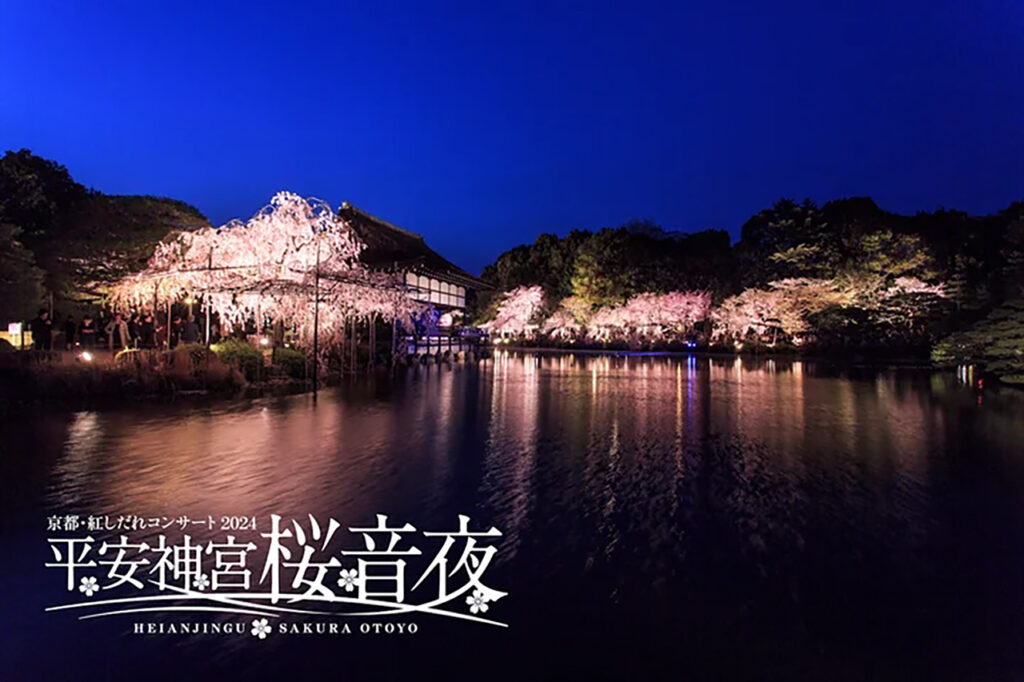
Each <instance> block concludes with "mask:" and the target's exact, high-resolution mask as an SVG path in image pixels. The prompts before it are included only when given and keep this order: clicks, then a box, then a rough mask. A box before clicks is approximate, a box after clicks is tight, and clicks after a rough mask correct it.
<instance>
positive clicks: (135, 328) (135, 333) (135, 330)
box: [128, 313, 139, 347]
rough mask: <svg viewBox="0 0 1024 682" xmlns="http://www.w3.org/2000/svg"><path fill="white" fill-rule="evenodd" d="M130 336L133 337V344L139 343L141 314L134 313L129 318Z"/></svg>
mask: <svg viewBox="0 0 1024 682" xmlns="http://www.w3.org/2000/svg"><path fill="white" fill-rule="evenodd" d="M128 338H129V339H131V344H130V345H131V346H132V347H137V346H138V345H139V314H138V313H132V314H131V317H129V318H128Z"/></svg>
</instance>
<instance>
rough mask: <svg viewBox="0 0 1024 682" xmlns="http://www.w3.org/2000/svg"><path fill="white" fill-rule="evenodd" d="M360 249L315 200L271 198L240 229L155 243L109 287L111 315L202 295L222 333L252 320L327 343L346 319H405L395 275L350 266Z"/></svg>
mask: <svg viewBox="0 0 1024 682" xmlns="http://www.w3.org/2000/svg"><path fill="white" fill-rule="evenodd" d="M362 248H363V245H362V243H361V242H360V241H359V239H358V238H357V237H356V236H355V233H354V231H353V230H352V229H351V228H350V227H349V226H348V225H347V224H346V223H345V222H344V221H343V220H341V219H340V218H338V216H337V215H335V213H334V212H333V211H332V210H331V208H330V206H329V205H328V204H327V203H326V202H323V201H321V200H319V199H314V198H310V199H303V198H302V197H300V196H298V195H296V194H292V193H290V192H280V193H278V194H277V195H275V196H274V197H273V199H271V202H270V204H269V205H268V206H266V207H265V208H263V209H262V210H260V211H259V212H258V213H257V214H256V215H254V216H253V217H252V218H250V219H249V220H248V221H246V222H242V221H239V220H233V221H231V222H229V223H227V224H226V225H223V226H222V227H219V228H206V229H201V230H197V231H193V232H180V233H176V234H173V235H171V236H170V237H168V238H167V239H165V240H164V241H163V242H161V243H160V244H159V245H158V246H157V248H156V250H155V252H154V254H153V257H152V258H151V259H150V261H149V263H148V266H147V268H146V269H145V270H144V271H143V272H141V273H139V274H137V275H134V276H131V277H128V278H126V279H124V280H122V281H121V282H120V283H119V284H118V285H117V286H115V287H114V289H113V291H112V293H111V295H110V301H111V303H112V304H113V305H114V306H118V307H149V306H152V305H155V304H157V303H159V302H162V301H168V300H174V299H176V298H179V297H181V296H183V295H190V296H202V297H203V299H204V302H205V304H206V305H208V306H209V309H210V310H211V311H213V312H215V313H217V314H218V315H219V317H220V320H221V323H222V325H225V326H226V327H230V326H232V325H238V324H242V323H243V322H244V321H245V320H246V319H248V318H250V317H252V316H255V317H257V318H259V319H264V318H270V319H273V320H282V321H286V322H288V323H291V324H295V325H296V326H297V328H298V331H299V334H300V339H302V340H306V341H308V340H309V339H310V338H311V337H312V333H313V325H314V308H316V303H317V300H318V299H319V310H318V314H317V317H318V318H319V321H318V326H319V331H320V333H321V335H322V338H324V340H325V342H327V343H328V344H329V343H330V342H331V341H332V340H337V339H340V338H341V337H342V336H343V334H344V328H345V323H346V321H348V320H351V319H363V320H365V319H370V318H372V317H374V316H378V315H379V316H381V317H383V318H384V319H388V320H392V319H397V320H400V321H405V320H408V319H409V317H410V316H411V315H412V314H413V313H415V312H416V311H417V310H418V309H419V308H420V304H418V303H416V302H414V301H413V300H412V299H411V298H410V297H409V296H408V295H407V293H406V291H405V287H404V285H403V284H402V283H401V281H400V280H399V279H398V278H397V277H396V276H392V275H390V274H386V273H379V272H374V271H371V270H369V269H367V268H366V267H365V266H363V265H362V264H361V263H360V262H359V253H360V251H361V250H362Z"/></svg>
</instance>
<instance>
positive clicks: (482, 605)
mask: <svg viewBox="0 0 1024 682" xmlns="http://www.w3.org/2000/svg"><path fill="white" fill-rule="evenodd" d="M489 601H491V600H490V598H488V596H487V595H486V594H484V593H483V591H482V590H474V591H473V595H472V596H470V597H466V603H467V604H469V611H470V613H487V608H488V607H487V602H489Z"/></svg>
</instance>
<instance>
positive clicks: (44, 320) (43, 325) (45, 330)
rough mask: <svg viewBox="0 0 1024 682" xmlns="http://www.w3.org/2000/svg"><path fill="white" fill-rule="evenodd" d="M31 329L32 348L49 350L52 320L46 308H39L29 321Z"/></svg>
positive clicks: (51, 337)
mask: <svg viewBox="0 0 1024 682" xmlns="http://www.w3.org/2000/svg"><path fill="white" fill-rule="evenodd" d="M29 327H30V328H31V329H32V348H34V349H35V350H50V343H51V341H52V339H53V336H52V333H53V320H51V319H50V313H49V312H47V310H46V308H40V309H39V314H38V315H36V317H35V319H33V320H32V321H31V322H29Z"/></svg>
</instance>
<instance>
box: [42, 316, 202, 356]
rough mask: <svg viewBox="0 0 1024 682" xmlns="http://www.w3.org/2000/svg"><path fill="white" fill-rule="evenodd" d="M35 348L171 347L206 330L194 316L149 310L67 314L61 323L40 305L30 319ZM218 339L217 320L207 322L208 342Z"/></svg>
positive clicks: (197, 338)
mask: <svg viewBox="0 0 1024 682" xmlns="http://www.w3.org/2000/svg"><path fill="white" fill-rule="evenodd" d="M28 327H29V331H31V332H32V348H33V349H34V350H47V351H48V350H74V349H75V348H81V349H83V350H92V349H97V348H106V349H108V350H111V351H118V350H124V349H129V348H140V349H144V348H167V347H169V348H174V347H176V346H178V345H179V344H192V343H201V342H205V340H206V332H205V330H204V329H203V328H202V327H201V326H200V324H199V323H198V322H196V319H195V317H194V316H193V315H191V314H189V315H185V316H182V315H176V316H174V317H173V318H172V320H171V323H170V324H169V325H168V324H167V323H166V318H163V319H161V316H156V315H153V313H151V312H149V311H138V312H132V313H130V314H128V315H124V314H122V313H120V312H113V313H112V312H110V311H107V310H100V312H99V313H98V315H96V316H95V317H94V316H92V315H90V314H88V313H87V314H85V315H83V316H82V319H81V320H80V321H76V320H75V318H74V316H73V315H68V316H67V317H66V318H65V319H64V320H63V322H59V323H58V322H55V320H54V319H53V317H51V315H50V311H49V310H47V309H46V308H41V309H40V310H39V313H38V314H37V315H36V317H35V318H33V319H32V320H31V321H30V322H29V325H28ZM219 340H220V329H219V325H218V324H217V321H216V319H213V320H212V321H211V324H210V341H211V343H212V342H216V341H219Z"/></svg>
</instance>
